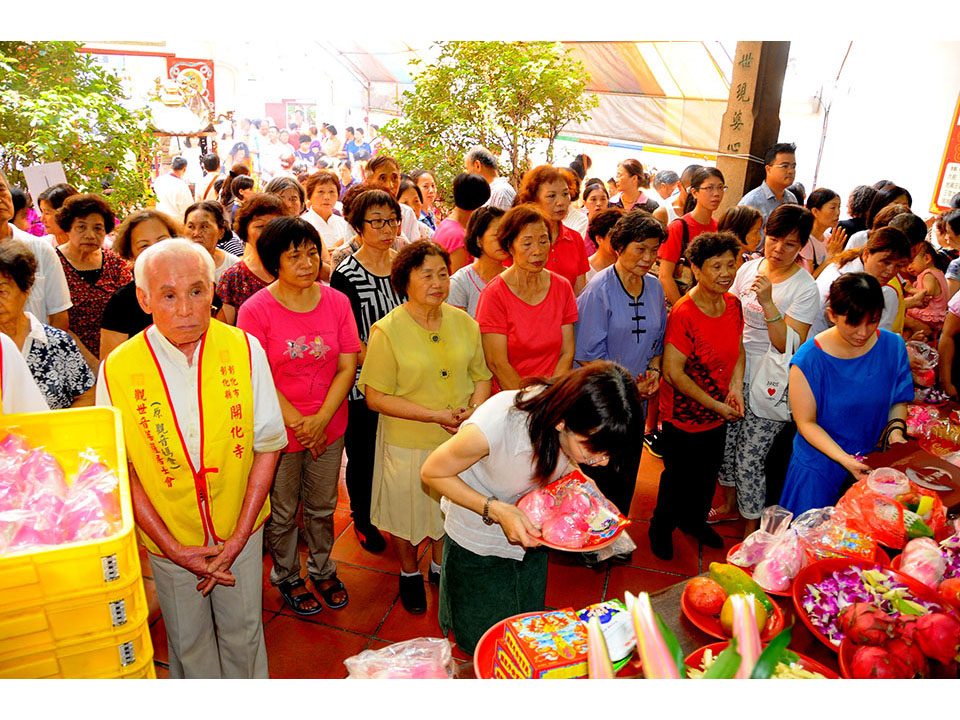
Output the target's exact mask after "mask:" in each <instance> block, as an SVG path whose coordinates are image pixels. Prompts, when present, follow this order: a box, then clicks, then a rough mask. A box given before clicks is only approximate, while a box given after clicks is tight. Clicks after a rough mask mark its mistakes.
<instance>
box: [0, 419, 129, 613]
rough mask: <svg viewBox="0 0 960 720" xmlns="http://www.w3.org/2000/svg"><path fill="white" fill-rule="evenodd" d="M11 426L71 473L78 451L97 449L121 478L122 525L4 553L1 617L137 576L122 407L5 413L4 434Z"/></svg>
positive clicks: (0, 576)
mask: <svg viewBox="0 0 960 720" xmlns="http://www.w3.org/2000/svg"><path fill="white" fill-rule="evenodd" d="M8 432H15V433H18V434H20V435H23V436H24V437H25V438H26V439H27V441H28V442H29V443H30V445H31V446H33V447H43V448H44V449H45V450H47V451H48V452H50V453H51V454H53V455H54V456H55V457H56V458H57V460H58V461H59V462H60V465H61V466H62V467H63V469H64V471H65V472H66V474H67V477H68V478H71V477H73V476H75V475H76V473H77V471H78V469H79V465H80V457H79V454H80V453H81V452H83V451H85V450H87V448H91V449H93V450H94V452H96V453H97V454H98V455H99V456H100V457H101V458H102V459H103V461H104V462H105V463H106V464H107V465H108V466H109V467H111V468H112V469H113V470H115V471H116V473H117V476H118V477H119V479H120V511H121V516H122V521H123V525H122V528H121V529H120V532H119V533H118V534H117V535H114V536H113V537H111V538H107V539H103V540H87V541H84V542H77V543H71V544H70V545H63V546H59V547H54V548H50V549H49V550H43V551H39V552H30V551H25V552H20V553H13V554H9V555H4V556H2V557H0V621H2V619H3V618H4V616H6V615H7V614H8V613H16V612H21V611H25V610H29V609H30V608H33V607H36V606H39V605H43V604H46V603H49V602H57V601H61V600H66V599H69V598H73V597H76V596H78V595H83V594H85V593H89V592H94V591H97V592H102V591H105V590H108V589H110V588H113V587H118V586H120V585H124V584H126V583H129V582H132V581H133V580H134V579H135V578H139V577H140V576H141V575H140V556H139V554H138V551H137V540H136V535H135V533H134V522H133V506H132V504H131V500H130V481H129V478H128V476H127V455H126V452H125V450H124V445H123V428H122V426H121V422H120V415H119V413H118V412H117V411H116V410H115V409H113V408H105V407H96V408H76V409H72V410H56V411H53V412H46V413H27V414H21V415H2V416H0V439H2V438H4V437H6V435H7V433H8Z"/></svg>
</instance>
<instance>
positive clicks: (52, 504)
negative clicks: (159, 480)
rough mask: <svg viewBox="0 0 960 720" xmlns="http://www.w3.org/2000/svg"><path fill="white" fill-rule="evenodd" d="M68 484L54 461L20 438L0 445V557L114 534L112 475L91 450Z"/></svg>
mask: <svg viewBox="0 0 960 720" xmlns="http://www.w3.org/2000/svg"><path fill="white" fill-rule="evenodd" d="M81 458H82V459H81V463H80V471H79V472H78V474H77V476H76V478H74V481H73V484H72V485H71V484H68V483H67V481H66V480H67V478H66V475H65V473H64V471H63V468H62V467H61V466H60V463H59V462H58V461H57V459H56V458H55V457H54V456H53V455H51V454H50V453H48V452H46V451H45V450H43V449H42V448H31V447H30V446H29V444H28V443H27V442H26V441H25V440H24V439H23V438H22V437H20V436H17V435H14V434H13V433H10V434H8V435H7V436H6V437H5V438H4V439H3V440H2V441H0V553H12V552H23V551H28V550H32V549H34V548H40V547H45V546H51V545H62V544H64V543H69V542H76V541H81V540H93V539H100V538H106V537H109V536H110V535H113V534H115V533H117V532H119V531H120V529H121V528H122V519H121V515H120V491H119V479H118V477H117V474H116V473H115V472H113V471H112V470H111V469H110V468H108V467H106V466H105V465H104V464H103V463H102V462H101V461H100V459H99V457H97V456H96V454H95V453H94V452H93V451H92V450H87V451H86V452H84V453H81Z"/></svg>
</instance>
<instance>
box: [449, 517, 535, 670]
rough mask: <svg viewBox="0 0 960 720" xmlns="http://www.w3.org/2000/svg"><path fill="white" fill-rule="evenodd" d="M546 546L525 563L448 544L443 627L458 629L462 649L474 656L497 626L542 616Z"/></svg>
mask: <svg viewBox="0 0 960 720" xmlns="http://www.w3.org/2000/svg"><path fill="white" fill-rule="evenodd" d="M547 559H548V552H547V549H546V548H543V547H540V548H535V549H532V550H527V552H526V554H525V555H524V558H523V560H510V559H508V558H502V557H494V556H487V555H477V554H476V553H473V552H470V551H469V550H466V549H465V548H463V547H461V546H460V545H457V543H455V542H454V541H453V539H451V538H450V537H449V536H447V537H446V539H444V541H443V571H442V573H441V575H440V610H439V620H440V628H441V629H442V630H443V632H444V634H446V633H447V632H449V631H450V630H451V629H452V630H453V636H454V638H455V639H456V641H457V645H458V646H459V647H461V648H462V649H463V651H464V652H467V653H471V654H472V653H473V651H474V648H476V646H477V642H479V640H480V637H481V636H482V635H483V634H484V633H485V632H486V631H487V630H488V629H489V628H490V627H491V626H493V625H494V624H495V623H498V622H499V621H501V620H503V619H505V618H508V617H511V616H512V615H517V614H519V613H527V612H540V611H541V610H543V609H544V600H545V598H546V594H547Z"/></svg>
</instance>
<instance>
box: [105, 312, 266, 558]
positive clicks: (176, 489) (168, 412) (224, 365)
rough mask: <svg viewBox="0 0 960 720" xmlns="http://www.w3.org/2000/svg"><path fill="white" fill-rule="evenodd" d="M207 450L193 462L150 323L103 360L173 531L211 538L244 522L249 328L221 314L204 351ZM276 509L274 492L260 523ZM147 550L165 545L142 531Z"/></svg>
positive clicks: (129, 442)
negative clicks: (149, 333)
mask: <svg viewBox="0 0 960 720" xmlns="http://www.w3.org/2000/svg"><path fill="white" fill-rule="evenodd" d="M197 364H198V370H197V372H198V373H199V384H198V392H199V398H198V399H199V403H198V404H199V408H200V456H201V459H202V460H201V462H202V466H201V467H199V468H195V467H193V463H192V462H191V460H190V455H189V453H188V452H187V450H186V446H185V444H184V440H183V432H182V430H181V427H180V423H178V422H177V418H176V416H175V415H174V413H173V409H172V403H171V401H170V395H169V392H168V390H167V387H166V381H165V380H164V378H163V375H162V373H161V372H160V366H159V363H158V362H157V356H156V353H155V350H154V348H153V347H152V346H151V343H150V341H149V340H148V339H147V333H146V331H143V332H141V333H139V334H137V335H135V336H134V337H132V338H130V339H129V340H128V341H127V342H125V343H123V344H122V345H121V346H120V347H118V348H117V349H116V350H114V351H113V352H112V353H110V355H109V357H108V358H107V360H106V363H105V365H104V368H103V376H104V379H105V380H106V383H107V391H108V393H109V394H110V401H111V403H112V404H113V406H114V407H116V408H117V409H118V410H119V411H120V415H121V416H122V418H123V434H124V440H125V443H126V448H127V456H128V458H129V459H130V461H131V462H132V463H133V467H134V468H135V469H136V471H137V476H138V477H139V478H140V484H141V485H142V486H143V489H144V492H145V493H146V494H147V497H148V498H150V502H151V503H152V504H153V507H154V508H155V509H156V511H157V513H158V514H159V515H160V517H161V519H162V520H163V522H164V524H165V525H166V526H167V529H168V530H169V531H170V533H171V534H172V535H173V536H174V537H175V538H176V539H177V540H178V541H179V542H181V543H183V544H184V545H208V544H211V543H218V542H222V541H223V540H225V539H226V538H229V537H230V535H231V534H232V533H233V531H234V530H235V529H236V526H237V520H238V519H239V517H240V509H241V508H242V506H243V498H244V495H245V493H246V490H247V478H248V477H249V475H250V468H251V466H252V465H253V411H254V407H253V386H252V385H251V382H250V378H251V359H250V345H249V344H248V342H247V336H246V333H244V332H243V331H242V330H238V329H237V328H235V327H232V326H230V325H224V324H223V323H221V322H218V321H216V320H211V321H210V327H209V329H208V330H207V332H206V333H205V334H204V336H203V339H202V340H201V341H200V353H199V355H198V360H197ZM269 515H270V499H269V497H268V498H267V499H266V500H265V502H264V504H263V508H262V509H261V510H260V514H259V516H258V517H257V521H256V523H255V524H254V529H256V528H258V527H259V526H260V525H261V524H262V523H263V522H264V521H265V520H266V519H267V517H268V516H269ZM140 539H141V540H142V541H143V544H144V545H145V546H146V548H147V550H149V551H150V552H152V553H154V554H155V555H161V554H162V553H161V551H160V548H158V547H157V545H156V544H155V543H154V542H153V541H152V540H151V539H150V538H149V537H148V536H147V535H146V533H144V532H143V531H142V530H141V531H140Z"/></svg>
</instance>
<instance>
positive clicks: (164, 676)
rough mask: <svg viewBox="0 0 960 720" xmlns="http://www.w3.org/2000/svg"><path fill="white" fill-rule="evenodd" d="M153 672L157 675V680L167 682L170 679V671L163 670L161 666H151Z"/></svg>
mask: <svg viewBox="0 0 960 720" xmlns="http://www.w3.org/2000/svg"><path fill="white" fill-rule="evenodd" d="M153 670H154V672H156V673H157V680H169V679H170V670H169V669H168V668H165V667H164V666H163V665H156V664H154V666H153Z"/></svg>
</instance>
